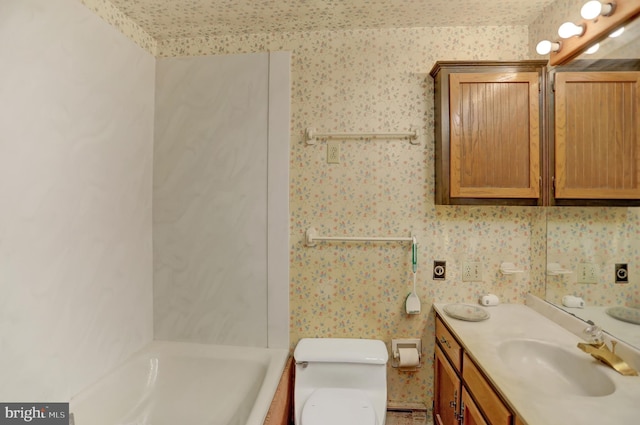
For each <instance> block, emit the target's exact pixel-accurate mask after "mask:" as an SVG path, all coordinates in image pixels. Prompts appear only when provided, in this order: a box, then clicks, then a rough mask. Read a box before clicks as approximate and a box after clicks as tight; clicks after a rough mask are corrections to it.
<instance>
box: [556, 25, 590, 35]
mask: <svg viewBox="0 0 640 425" xmlns="http://www.w3.org/2000/svg"><path fill="white" fill-rule="evenodd" d="M585 28H586V27H585V26H584V25H583V24H580V25H576V24H574V23H573V22H565V23H564V24H562V25H560V28H558V35H559V36H560V37H561V38H571V37H580V36H581V35H582V34H584V30H585Z"/></svg>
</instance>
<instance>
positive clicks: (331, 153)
mask: <svg viewBox="0 0 640 425" xmlns="http://www.w3.org/2000/svg"><path fill="white" fill-rule="evenodd" d="M327 164H340V141H338V140H329V141H327Z"/></svg>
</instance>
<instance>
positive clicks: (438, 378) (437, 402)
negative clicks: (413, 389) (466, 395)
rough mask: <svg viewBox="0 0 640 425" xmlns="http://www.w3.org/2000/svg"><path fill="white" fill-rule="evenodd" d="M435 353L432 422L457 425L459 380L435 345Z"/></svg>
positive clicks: (441, 424) (437, 424) (440, 424)
mask: <svg viewBox="0 0 640 425" xmlns="http://www.w3.org/2000/svg"><path fill="white" fill-rule="evenodd" d="M435 351H436V355H435V362H434V369H435V370H434V372H435V373H434V375H435V383H434V392H433V394H434V400H433V420H434V423H435V424H436V425H457V424H458V408H459V406H460V378H458V375H456V372H455V371H454V370H453V368H452V367H451V365H450V364H449V361H448V360H447V358H446V357H445V356H444V354H443V353H442V351H441V350H440V348H439V347H438V346H437V345H436V349H435Z"/></svg>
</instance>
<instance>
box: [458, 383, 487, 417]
mask: <svg viewBox="0 0 640 425" xmlns="http://www.w3.org/2000/svg"><path fill="white" fill-rule="evenodd" d="M460 403H461V404H460V416H461V421H460V424H461V425H487V422H486V421H485V420H484V418H483V417H482V414H481V413H480V410H479V409H478V407H477V406H476V404H475V403H474V402H473V400H472V399H471V397H470V396H469V393H467V390H466V388H462V400H461V402H460Z"/></svg>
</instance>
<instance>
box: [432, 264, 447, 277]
mask: <svg viewBox="0 0 640 425" xmlns="http://www.w3.org/2000/svg"><path fill="white" fill-rule="evenodd" d="M446 277H447V262H446V261H437V260H436V261H434V262H433V280H445V279H446Z"/></svg>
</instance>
